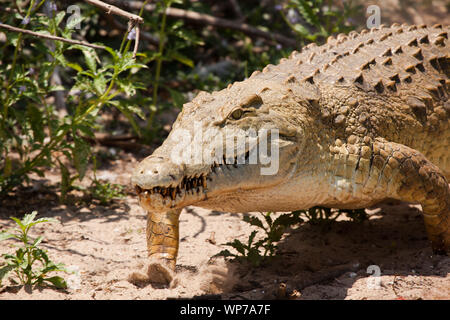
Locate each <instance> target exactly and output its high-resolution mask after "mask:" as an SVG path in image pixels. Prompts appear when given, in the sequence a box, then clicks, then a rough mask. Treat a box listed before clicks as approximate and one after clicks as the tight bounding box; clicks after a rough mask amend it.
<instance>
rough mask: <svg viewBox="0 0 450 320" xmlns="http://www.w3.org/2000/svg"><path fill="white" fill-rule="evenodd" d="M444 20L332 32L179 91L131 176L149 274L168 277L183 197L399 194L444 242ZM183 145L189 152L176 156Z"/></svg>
mask: <svg viewBox="0 0 450 320" xmlns="http://www.w3.org/2000/svg"><path fill="white" fill-rule="evenodd" d="M449 30H450V27H449V26H442V25H434V26H426V25H406V24H403V25H400V24H393V25H392V26H390V27H388V26H384V25H382V26H380V27H378V28H373V29H371V30H367V29H364V30H362V31H361V32H359V33H358V32H355V31H353V32H350V33H349V34H348V35H345V34H340V35H338V36H336V37H329V38H328V39H327V41H326V43H325V44H323V45H321V46H318V45H316V44H309V45H308V46H306V47H304V48H303V49H302V50H301V52H297V51H294V52H292V54H291V55H290V56H289V57H288V58H283V59H281V60H280V62H279V64H278V65H272V64H269V65H267V66H266V67H265V68H264V69H262V70H261V71H259V70H258V71H255V72H254V73H253V74H252V75H251V76H250V77H249V78H248V79H245V80H244V81H240V82H235V83H233V84H230V85H228V87H227V88H225V89H223V90H220V91H215V92H212V93H206V92H200V93H199V94H198V95H197V96H196V97H195V98H194V99H193V100H192V101H191V102H188V103H186V104H185V105H184V106H183V109H182V111H181V112H180V113H179V115H178V117H177V119H176V121H175V122H174V124H173V127H172V130H171V132H170V133H169V135H168V137H167V139H166V140H165V141H164V142H163V144H162V145H161V146H160V147H159V148H157V149H156V150H155V151H154V152H153V153H152V155H150V156H148V157H147V158H145V159H144V160H142V161H141V162H140V163H139V164H138V165H137V167H136V168H135V169H134V172H133V175H132V183H133V185H134V186H135V189H136V191H137V194H138V196H139V201H140V204H141V206H142V207H143V208H144V209H145V210H146V211H147V245H148V254H149V259H150V264H149V268H148V273H149V277H150V279H151V280H152V279H153V280H154V281H161V282H164V281H166V282H170V280H171V279H172V277H173V275H174V273H173V270H174V268H175V265H176V257H177V253H178V241H179V239H178V238H179V222H178V221H179V215H180V212H181V210H182V208H183V207H185V206H189V205H193V206H198V207H203V208H209V209H214V210H219V211H224V212H255V211H274V212H282V211H284V212H289V211H294V210H299V209H308V208H310V207H313V206H322V207H330V208H341V209H357V208H367V207H369V206H372V205H374V204H376V203H378V202H380V201H382V200H384V199H389V198H390V199H397V200H400V201H405V202H409V203H416V204H420V205H421V207H422V212H423V219H424V223H425V229H426V232H427V235H428V238H429V240H430V244H431V248H432V250H433V252H434V253H436V254H446V253H447V252H448V250H449V248H450V222H449V221H450V188H449V184H448V181H449V180H450V130H449V119H450V101H449V100H448V95H449V92H448V88H449V86H450V80H449V79H450V49H449V48H450V47H449V40H448V37H449ZM199 132H203V133H204V136H203V137H200V138H198V137H196V135H198V133H199ZM207 132H209V135H207V134H206V133H207ZM242 132H244V134H241V133H242ZM180 133H181V134H180ZM239 134H241V136H243V137H244V140H241V143H235V144H234V145H233V142H235V140H236V139H237V138H236V137H240V135H239ZM263 142H264V143H263ZM224 145H225V146H228V145H231V146H232V147H230V148H226V149H227V150H225V151H224V150H223V148H224ZM275 145H276V148H273V149H271V147H272V146H275ZM229 149H231V151H230V150H229ZM257 149H258V150H260V151H263V152H262V153H265V154H264V155H265V157H264V156H263V154H262V153H261V154H258V153H256V152H253V151H255V150H257ZM269 149H270V150H269ZM196 150H206V151H196ZM175 151H177V152H178V153H177V152H175ZM188 151H189V152H190V153H191V158H189V157H185V158H186V159H185V158H183V154H184V153H188ZM192 153H195V154H196V155H197V156H198V155H199V154H200V157H197V158H196V159H194V160H196V161H187V160H189V159H191V160H192V158H195V157H193V156H192ZM254 154H256V156H258V155H259V158H260V160H258V159H259V158H258V157H257V161H256V162H255V161H253V162H252V161H251V160H252V159H253V160H254V159H255V158H252V155H254ZM174 155H179V156H174ZM202 155H203V156H204V158H202V157H201V156H202ZM269 155H270V157H271V156H276V157H273V159H269V160H273V163H269V162H268V161H267V159H268V157H269ZM180 158H182V159H181V160H183V161H181V160H180ZM199 159H200V160H203V161H199ZM205 159H206V160H205ZM184 160H186V161H184ZM239 160H241V161H239ZM263 160H266V161H265V162H264V163H263ZM275 160H277V161H275ZM269 165H270V166H272V167H273V168H272V169H274V170H272V172H271V173H269V174H265V173H263V172H262V169H264V168H265V169H269ZM158 279H159V280H158Z"/></svg>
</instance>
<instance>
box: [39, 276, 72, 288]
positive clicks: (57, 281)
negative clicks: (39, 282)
mask: <svg viewBox="0 0 450 320" xmlns="http://www.w3.org/2000/svg"><path fill="white" fill-rule="evenodd" d="M44 281H47V282H50V283H51V284H53V285H54V286H55V287H57V288H60V289H66V288H67V282H66V280H64V279H63V278H62V277H59V276H54V277H50V278H45V279H44Z"/></svg>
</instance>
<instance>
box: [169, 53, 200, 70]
mask: <svg viewBox="0 0 450 320" xmlns="http://www.w3.org/2000/svg"><path fill="white" fill-rule="evenodd" d="M167 57H168V58H169V59H173V60H176V61H178V62H181V63H182V64H185V65H187V66H188V67H191V68H193V67H194V61H192V60H191V59H189V58H188V57H186V56H184V55H182V54H181V53H179V52H176V51H170V52H168V53H167Z"/></svg>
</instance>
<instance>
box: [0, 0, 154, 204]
mask: <svg viewBox="0 0 450 320" xmlns="http://www.w3.org/2000/svg"><path fill="white" fill-rule="evenodd" d="M35 2H36V1H34V0H32V1H30V4H29V7H28V10H27V12H26V14H21V13H19V12H16V13H15V14H13V15H10V16H9V17H8V18H7V20H6V22H7V23H9V24H11V25H14V24H17V23H18V22H19V21H21V24H22V25H21V26H22V27H23V28H29V29H32V30H34V31H38V32H40V33H43V34H50V35H58V36H61V37H64V38H67V39H70V38H71V34H72V32H73V30H74V29H73V27H74V26H75V25H76V24H77V23H78V22H80V21H82V19H83V18H80V19H79V20H77V19H72V20H70V22H68V23H67V24H64V23H63V19H64V18H65V15H66V13H65V12H64V11H61V12H59V13H57V14H56V13H55V14H50V15H42V14H40V15H37V14H36V11H37V9H38V7H35V4H36V3H35ZM42 3H43V1H42V2H40V3H39V4H42ZM6 34H7V42H6V43H5V45H4V46H5V48H10V47H13V48H14V51H13V53H12V55H11V54H10V51H9V50H2V53H0V60H1V61H2V62H3V63H2V64H0V84H1V86H2V90H1V91H0V105H1V106H2V108H1V110H0V195H1V194H5V193H7V192H9V191H11V190H12V189H13V188H14V187H16V186H18V185H21V184H23V183H24V182H27V181H28V179H29V174H30V173H33V172H34V173H36V174H38V175H40V176H44V172H43V168H46V167H54V166H59V167H60V169H61V172H62V183H61V185H63V186H64V185H67V184H68V183H71V182H73V180H74V178H78V179H80V180H81V179H83V177H84V176H85V173H86V169H87V165H88V163H89V158H90V155H91V147H90V144H89V143H88V142H87V141H86V139H84V137H94V129H95V128H97V127H98V126H97V124H96V118H97V116H98V114H99V112H100V110H101V109H102V107H116V108H117V109H119V110H120V111H121V112H123V113H124V114H125V116H127V118H128V119H129V121H130V123H131V124H132V125H133V128H135V129H136V130H137V129H138V126H137V125H136V124H135V122H134V120H133V117H132V115H133V114H138V115H141V116H142V112H141V111H140V109H139V108H136V107H135V106H133V105H130V104H124V103H122V102H121V101H120V100H117V99H116V97H117V96H118V95H121V94H124V95H128V96H130V95H133V94H134V93H135V92H136V90H138V89H140V88H142V86H141V85H140V83H139V82H135V81H132V80H131V78H130V77H131V75H132V74H131V72H130V70H131V69H133V70H138V69H141V68H143V67H146V66H145V65H143V64H140V63H137V62H136V61H135V59H133V57H132V53H131V52H129V51H128V49H129V46H130V41H129V40H127V38H126V34H125V36H124V38H123V41H122V45H121V48H120V50H119V51H116V50H113V49H112V48H110V47H105V52H106V53H107V56H105V57H103V58H102V59H101V58H100V56H99V55H98V54H97V52H96V51H95V50H94V49H92V48H88V47H85V46H81V45H72V44H67V43H63V42H59V41H56V42H52V44H51V45H49V44H48V43H46V42H45V41H46V40H42V39H36V38H32V41H31V42H28V41H27V39H26V38H27V37H26V36H24V35H23V34H22V33H19V34H17V33H11V32H6ZM79 53H81V55H82V57H83V59H82V60H80V59H79ZM11 56H12V58H11ZM73 57H75V58H73ZM57 68H58V70H61V72H64V74H66V75H67V76H68V77H71V78H72V80H71V81H68V83H67V84H66V83H63V84H61V85H56V86H55V85H53V84H52V82H51V76H52V74H53V73H54V72H55V70H56V69H57ZM55 91H66V92H68V93H69V96H68V99H67V100H66V110H67V114H66V115H64V116H62V114H63V113H62V112H61V110H57V108H56V106H55V104H54V103H51V102H50V101H51V99H50V98H51V97H52V95H53V93H54V92H55ZM13 155H17V156H13ZM61 156H65V157H66V158H67V160H69V163H70V164H71V165H73V166H74V167H75V169H76V171H77V175H76V177H70V176H69V177H68V176H67V173H68V172H69V171H68V170H67V168H66V165H65V164H64V162H63V161H61V160H60V158H61ZM65 174H66V175H65Z"/></svg>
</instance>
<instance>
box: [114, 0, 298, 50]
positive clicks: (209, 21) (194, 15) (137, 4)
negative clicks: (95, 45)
mask: <svg viewBox="0 0 450 320" xmlns="http://www.w3.org/2000/svg"><path fill="white" fill-rule="evenodd" d="M109 2H111V3H115V4H120V5H121V6H123V7H127V8H129V9H131V10H138V9H141V8H142V5H143V3H142V2H141V1H123V0H109ZM144 9H145V10H147V11H154V10H155V9H156V6H155V5H154V4H147V5H145V7H144ZM166 15H167V16H168V17H171V18H177V19H183V20H186V21H190V22H192V23H198V24H206V25H211V26H214V27H217V28H227V29H233V30H238V31H241V32H242V33H245V34H247V35H249V36H252V37H261V38H263V39H266V40H270V41H275V42H279V43H280V44H283V45H285V46H289V47H297V45H298V43H297V41H295V40H294V39H291V38H288V37H285V36H283V35H281V34H278V33H270V32H266V31H263V30H260V29H258V28H256V27H253V26H251V25H248V24H246V23H241V22H239V21H232V20H227V19H222V18H217V17H214V16H211V15H209V14H205V13H199V12H195V11H188V10H183V9H179V8H168V9H166Z"/></svg>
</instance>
